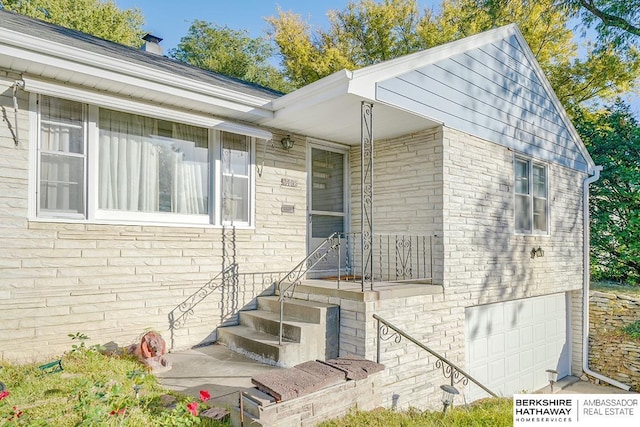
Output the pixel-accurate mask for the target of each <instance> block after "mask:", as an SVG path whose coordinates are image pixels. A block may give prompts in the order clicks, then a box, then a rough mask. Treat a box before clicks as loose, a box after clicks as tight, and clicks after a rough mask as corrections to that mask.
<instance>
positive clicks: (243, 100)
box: [0, 29, 271, 116]
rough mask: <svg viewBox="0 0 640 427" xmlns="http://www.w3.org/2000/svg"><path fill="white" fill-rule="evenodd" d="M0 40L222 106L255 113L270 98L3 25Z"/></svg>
mask: <svg viewBox="0 0 640 427" xmlns="http://www.w3.org/2000/svg"><path fill="white" fill-rule="evenodd" d="M0 40H1V42H0V53H2V54H6V55H9V56H14V57H17V58H21V59H24V60H28V61H34V62H37V63H41V64H44V65H48V66H53V67H57V68H61V69H65V70H71V71H74V72H78V73H83V74H87V75H90V76H95V77H99V78H104V79H109V80H114V81H117V82H121V83H124V84H127V85H131V86H135V87H142V88H145V89H148V90H153V91H158V92H161V93H167V94H170V95H175V96H181V97H186V98H188V99H194V97H195V99H197V100H201V101H203V102H207V103H210V104H214V105H219V106H221V107H224V108H230V109H232V110H236V111H242V112H255V113H257V115H258V116H268V115H269V114H270V113H271V112H270V111H268V107H267V106H268V104H269V103H270V101H271V98H266V97H264V98H263V97H257V96H253V95H249V94H245V93H241V92H237V91H234V90H232V89H228V88H221V87H216V86H213V85H210V84H206V83H202V82H199V81H197V80H193V79H187V78H184V77H183V76H180V75H176V74H173V73H168V72H165V71H162V70H158V69H155V68H148V67H144V66H142V65H140V64H137V63H131V62H129V61H126V60H124V59H121V58H118V57H111V56H104V55H100V54H96V53H93V52H89V51H86V50H82V49H79V48H76V47H72V46H67V45H62V44H59V43H54V42H51V41H48V40H43V39H40V38H37V37H33V36H28V35H25V34H22V33H17V32H14V31H10V30H6V29H0ZM261 110H263V111H261Z"/></svg>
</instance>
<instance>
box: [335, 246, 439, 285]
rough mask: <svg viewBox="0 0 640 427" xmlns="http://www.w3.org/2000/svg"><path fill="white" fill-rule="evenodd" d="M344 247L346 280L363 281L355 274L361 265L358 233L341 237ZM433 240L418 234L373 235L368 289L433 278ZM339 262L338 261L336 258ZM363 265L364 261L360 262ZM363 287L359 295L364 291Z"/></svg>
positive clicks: (343, 269)
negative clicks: (375, 283)
mask: <svg viewBox="0 0 640 427" xmlns="http://www.w3.org/2000/svg"><path fill="white" fill-rule="evenodd" d="M340 237H341V241H342V244H343V245H344V246H345V249H344V256H343V258H344V259H343V260H342V262H343V264H344V266H343V268H342V269H341V271H343V272H344V275H345V277H346V278H351V279H353V278H356V280H363V279H364V278H362V277H360V276H358V275H357V274H356V273H357V272H358V271H360V269H361V267H360V266H361V265H362V262H363V259H362V252H361V251H360V248H359V243H360V240H361V237H360V233H345V234H341V236H340ZM435 239H436V236H433V235H421V234H386V233H385V234H383V233H381V234H376V235H375V236H374V237H373V238H372V239H371V240H372V242H373V248H372V253H373V257H374V260H375V262H374V264H375V266H374V268H373V271H372V275H373V276H372V277H371V278H370V280H371V284H372V286H371V289H373V287H374V286H373V283H374V282H380V281H382V282H397V281H403V280H421V279H432V278H433V259H434V257H433V253H434V245H435ZM338 259H340V258H338ZM364 262H366V260H365V261H364ZM364 287H365V286H364V284H363V291H364Z"/></svg>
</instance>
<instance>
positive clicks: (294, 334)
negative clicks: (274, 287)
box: [240, 310, 319, 342]
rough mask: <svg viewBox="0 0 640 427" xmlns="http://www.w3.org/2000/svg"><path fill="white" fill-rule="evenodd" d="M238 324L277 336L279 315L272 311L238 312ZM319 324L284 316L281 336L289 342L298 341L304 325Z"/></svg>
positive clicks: (278, 332)
mask: <svg viewBox="0 0 640 427" xmlns="http://www.w3.org/2000/svg"><path fill="white" fill-rule="evenodd" d="M240 324H241V325H244V326H248V327H250V328H252V329H255V330H256V331H259V332H264V333H266V334H270V335H275V336H278V335H279V334H280V315H279V314H278V313H274V312H272V311H265V310H250V311H241V312H240ZM313 325H316V326H317V325H319V323H309V322H303V321H300V320H295V319H291V318H289V317H285V318H284V319H283V322H282V338H283V339H284V340H285V341H289V342H300V341H301V337H302V331H303V329H304V328H305V327H307V328H308V327H309V326H313Z"/></svg>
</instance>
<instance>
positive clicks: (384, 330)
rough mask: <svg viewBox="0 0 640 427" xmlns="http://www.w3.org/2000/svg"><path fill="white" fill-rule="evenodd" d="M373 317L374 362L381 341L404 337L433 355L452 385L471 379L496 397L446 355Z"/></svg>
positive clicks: (398, 341) (467, 382) (378, 360)
mask: <svg viewBox="0 0 640 427" xmlns="http://www.w3.org/2000/svg"><path fill="white" fill-rule="evenodd" d="M373 318H374V319H376V321H377V324H376V328H377V340H376V342H377V350H376V351H377V354H376V362H377V363H380V347H381V343H382V341H389V340H391V339H393V340H394V342H395V343H396V344H398V343H400V341H402V338H406V339H407V340H409V341H411V342H412V343H413V344H415V345H417V346H418V347H420V348H421V349H423V350H425V351H426V352H428V353H429V354H431V355H432V356H435V357H436V359H438V360H436V363H435V366H436V368H437V369H442V375H443V376H444V377H445V378H447V379H449V380H450V383H451V385H452V386H453V385H454V384H457V383H460V382H462V385H465V386H466V385H467V384H469V381H471V382H472V383H474V384H475V385H477V386H478V387H480V388H481V389H483V390H484V391H486V392H487V393H489V394H490V395H491V396H493V397H498V395H497V394H495V393H494V392H492V391H491V390H489V389H488V388H487V387H485V386H484V385H483V384H482V383H480V382H479V381H478V380H476V379H475V378H473V377H472V376H471V375H469V374H468V373H467V372H465V371H463V370H462V369H461V368H460V367H458V366H457V365H456V364H454V363H453V362H451V361H450V360H448V359H447V358H446V357H444V356H442V355H440V354H438V353H436V352H435V351H433V350H431V349H430V348H429V347H427V346H426V345H424V344H422V343H421V342H420V341H418V340H417V339H415V338H413V337H412V336H411V335H409V334H407V333H406V332H404V331H402V330H401V329H400V328H398V327H396V326H394V325H392V324H391V323H389V322H388V321H386V320H384V319H383V318H382V317H380V316H378V315H377V314H374V315H373ZM389 329H391V330H392V331H393V332H390V331H389Z"/></svg>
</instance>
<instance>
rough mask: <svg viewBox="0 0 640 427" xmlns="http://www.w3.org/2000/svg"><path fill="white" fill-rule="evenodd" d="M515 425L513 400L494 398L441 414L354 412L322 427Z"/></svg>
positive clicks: (389, 411)
mask: <svg viewBox="0 0 640 427" xmlns="http://www.w3.org/2000/svg"><path fill="white" fill-rule="evenodd" d="M512 425H513V399H508V398H491V399H483V400H480V401H477V402H474V403H472V404H471V405H469V406H468V407H465V406H460V407H453V408H451V409H449V410H448V411H447V413H446V414H442V412H441V411H436V412H433V411H420V410H417V409H409V410H407V411H393V410H390V409H375V410H373V411H352V412H350V413H349V414H348V415H346V416H345V417H343V418H339V419H335V420H330V421H326V422H324V423H321V424H319V427H352V426H366V427H392V426H402V427H418V426H429V427H431V426H433V427H450V426H456V427H484V426H486V427H501V426H512Z"/></svg>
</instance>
